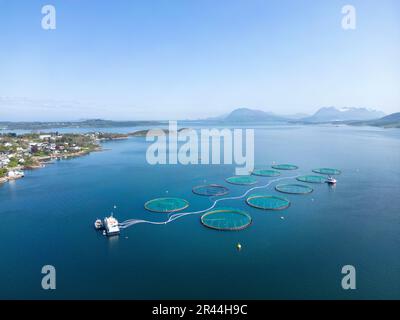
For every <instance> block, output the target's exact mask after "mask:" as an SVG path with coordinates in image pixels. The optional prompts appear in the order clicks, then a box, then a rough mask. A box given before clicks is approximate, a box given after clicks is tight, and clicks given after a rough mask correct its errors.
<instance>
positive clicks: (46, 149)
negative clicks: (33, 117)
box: [0, 132, 128, 183]
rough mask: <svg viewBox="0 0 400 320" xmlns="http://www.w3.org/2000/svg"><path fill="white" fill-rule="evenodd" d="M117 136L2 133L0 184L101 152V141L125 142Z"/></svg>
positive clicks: (118, 134) (124, 136)
mask: <svg viewBox="0 0 400 320" xmlns="http://www.w3.org/2000/svg"><path fill="white" fill-rule="evenodd" d="M127 138H128V135H126V134H120V133H106V132H90V133H83V134H78V133H63V134H61V133H59V132H51V133H26V134H20V135H18V134H16V133H4V134H0V183H4V182H7V181H9V180H15V179H19V178H22V177H23V176H24V172H23V170H29V169H36V168H42V167H43V166H44V164H45V163H48V162H49V161H52V160H55V159H62V158H63V159H65V158H71V157H79V156H83V155H86V154H88V153H90V152H93V151H100V150H102V147H101V145H100V142H101V141H108V140H117V139H127Z"/></svg>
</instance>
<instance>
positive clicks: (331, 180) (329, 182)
mask: <svg viewBox="0 0 400 320" xmlns="http://www.w3.org/2000/svg"><path fill="white" fill-rule="evenodd" d="M336 182H337V181H336V179H335V178H334V177H331V176H329V177H328V178H327V179H326V183H328V184H336Z"/></svg>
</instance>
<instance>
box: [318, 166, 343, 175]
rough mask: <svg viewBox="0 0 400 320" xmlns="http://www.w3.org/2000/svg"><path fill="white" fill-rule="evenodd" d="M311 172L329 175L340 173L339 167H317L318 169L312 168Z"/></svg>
mask: <svg viewBox="0 0 400 320" xmlns="http://www.w3.org/2000/svg"><path fill="white" fill-rule="evenodd" d="M313 172H315V173H319V174H326V175H329V176H333V175H338V174H341V173H342V172H341V171H340V170H339V169H334V168H319V169H314V170H313Z"/></svg>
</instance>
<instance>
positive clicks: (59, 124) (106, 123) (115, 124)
mask: <svg viewBox="0 0 400 320" xmlns="http://www.w3.org/2000/svg"><path fill="white" fill-rule="evenodd" d="M158 124H160V122H157V121H112V120H103V119H89V120H82V121H52V122H0V129H4V130H45V129H53V128H121V127H137V126H150V125H158Z"/></svg>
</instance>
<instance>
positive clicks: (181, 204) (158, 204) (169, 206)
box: [144, 198, 189, 213]
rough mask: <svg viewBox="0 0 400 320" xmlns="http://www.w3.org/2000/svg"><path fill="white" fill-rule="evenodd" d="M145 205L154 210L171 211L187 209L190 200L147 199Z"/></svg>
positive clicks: (146, 207)
mask: <svg viewBox="0 0 400 320" xmlns="http://www.w3.org/2000/svg"><path fill="white" fill-rule="evenodd" d="M144 207H145V209H147V210H149V211H152V212H161V213H170V212H177V211H181V210H184V209H186V208H187V207H189V202H187V201H186V200H184V199H180V198H157V199H152V200H150V201H147V202H146V203H145V204H144Z"/></svg>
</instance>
